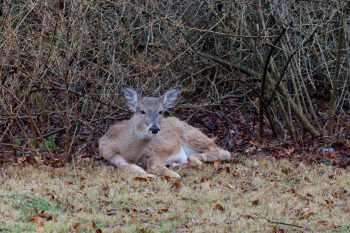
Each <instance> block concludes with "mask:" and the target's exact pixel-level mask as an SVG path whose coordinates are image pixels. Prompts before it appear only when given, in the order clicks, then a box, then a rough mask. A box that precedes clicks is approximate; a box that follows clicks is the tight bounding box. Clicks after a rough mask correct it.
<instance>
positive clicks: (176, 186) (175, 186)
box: [171, 180, 182, 190]
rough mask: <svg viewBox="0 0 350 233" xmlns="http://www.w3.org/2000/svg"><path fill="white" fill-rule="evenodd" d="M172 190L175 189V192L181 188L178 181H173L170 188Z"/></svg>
mask: <svg viewBox="0 0 350 233" xmlns="http://www.w3.org/2000/svg"><path fill="white" fill-rule="evenodd" d="M171 187H172V188H173V189H176V190H180V189H181V187H182V185H181V183H180V181H178V180H177V181H175V182H174V183H173V185H172V186H171Z"/></svg>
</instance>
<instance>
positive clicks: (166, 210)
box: [158, 208, 169, 214]
mask: <svg viewBox="0 0 350 233" xmlns="http://www.w3.org/2000/svg"><path fill="white" fill-rule="evenodd" d="M167 212H169V209H167V208H162V209H160V210H158V214H164V213H167Z"/></svg>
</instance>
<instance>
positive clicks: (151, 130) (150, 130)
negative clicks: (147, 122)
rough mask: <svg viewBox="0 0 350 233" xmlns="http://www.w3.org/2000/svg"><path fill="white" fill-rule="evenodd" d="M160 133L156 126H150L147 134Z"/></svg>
mask: <svg viewBox="0 0 350 233" xmlns="http://www.w3.org/2000/svg"><path fill="white" fill-rule="evenodd" d="M159 131H160V129H159V127H158V126H156V125H152V126H151V128H149V132H150V133H151V134H158V133H159Z"/></svg>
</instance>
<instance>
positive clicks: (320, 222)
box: [317, 220, 328, 225]
mask: <svg viewBox="0 0 350 233" xmlns="http://www.w3.org/2000/svg"><path fill="white" fill-rule="evenodd" d="M317 224H320V225H327V224H328V222H327V221H326V220H319V221H317Z"/></svg>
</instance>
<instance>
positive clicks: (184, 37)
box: [0, 0, 350, 158]
mask: <svg viewBox="0 0 350 233" xmlns="http://www.w3.org/2000/svg"><path fill="white" fill-rule="evenodd" d="M349 24H350V2H349V1H346V0H343V1H342V0H330V1H293V0H291V1H287V0H286V1H277V0H269V1H267V0H256V1H250V0H240V1H236V0H220V1H219V0H204V1H203V0H189V1H158V0H148V1H132V0H118V1H105V0H90V1H75V0H74V1H73V0H70V1H69V0H67V1H65V0H59V1H48V0H38V1H25V0H13V1H9V0H4V1H2V2H1V5H0V33H1V36H0V77H1V79H0V80H1V83H0V132H1V134H0V143H1V144H0V147H2V149H1V150H0V151H2V152H9V151H12V150H16V151H22V152H31V151H36V152H38V151H40V150H41V151H46V153H48V154H50V155H53V154H54V155H58V156H62V157H64V158H68V157H70V156H71V155H74V154H76V153H82V151H84V149H86V147H87V146H88V145H95V144H96V138H98V137H99V136H100V135H101V134H102V133H103V132H104V130H105V129H106V127H107V126H108V125H109V124H111V123H112V122H113V121H115V120H118V119H124V118H126V117H127V116H128V114H129V113H128V111H127V109H126V107H125V105H124V104H123V102H122V101H121V99H120V97H119V92H118V89H119V87H120V85H121V84H129V85H131V86H133V87H135V88H136V89H138V90H139V91H140V92H141V93H142V94H143V95H159V94H161V93H163V92H164V91H165V90H166V89H168V88H170V87H174V86H182V87H183V96H184V99H185V101H184V102H183V103H182V104H181V106H180V108H181V109H187V110H188V111H189V112H191V111H192V114H195V113H196V112H199V111H204V112H205V111H211V112H212V113H213V112H214V111H215V112H214V114H217V115H219V116H220V117H221V118H224V119H226V120H227V121H228V122H230V121H233V119H234V118H236V117H237V116H238V115H237V113H238V112H244V111H247V112H249V114H253V115H254V117H255V119H257V123H256V127H258V128H259V131H260V132H259V134H260V135H259V137H261V138H264V137H269V136H270V135H272V136H274V137H276V138H279V139H280V140H293V141H295V142H300V141H302V140H304V139H305V138H323V139H326V140H335V139H342V138H345V137H348V135H349V127H348V125H349V119H350V114H349V108H350V96H349V95H350V94H349V93H350V92H349V83H350V28H349ZM248 109H250V110H249V111H248ZM78 142H79V143H78Z"/></svg>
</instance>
